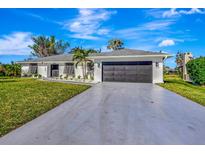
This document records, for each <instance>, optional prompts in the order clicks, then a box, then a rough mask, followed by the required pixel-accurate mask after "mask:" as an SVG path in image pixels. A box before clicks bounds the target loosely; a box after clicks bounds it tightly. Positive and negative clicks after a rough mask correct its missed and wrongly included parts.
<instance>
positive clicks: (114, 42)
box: [107, 39, 124, 50]
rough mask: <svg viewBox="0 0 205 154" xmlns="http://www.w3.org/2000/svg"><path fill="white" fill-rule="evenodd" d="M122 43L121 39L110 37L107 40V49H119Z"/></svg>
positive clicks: (121, 47)
mask: <svg viewBox="0 0 205 154" xmlns="http://www.w3.org/2000/svg"><path fill="white" fill-rule="evenodd" d="M123 45H124V43H123V41H122V40H120V39H111V40H109V41H108V46H107V49H112V50H119V49H123V48H124V47H123Z"/></svg>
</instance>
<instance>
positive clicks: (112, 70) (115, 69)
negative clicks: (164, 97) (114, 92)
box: [102, 61, 152, 83]
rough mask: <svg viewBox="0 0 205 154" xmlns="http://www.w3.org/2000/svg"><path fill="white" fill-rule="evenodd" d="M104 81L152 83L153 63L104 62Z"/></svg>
mask: <svg viewBox="0 0 205 154" xmlns="http://www.w3.org/2000/svg"><path fill="white" fill-rule="evenodd" d="M102 64H103V70H102V71H103V76H102V79H103V81H116V82H142V83H151V82H152V62H150V61H142V62H103V63H102Z"/></svg>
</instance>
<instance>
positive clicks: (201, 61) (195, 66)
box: [186, 57, 205, 85]
mask: <svg viewBox="0 0 205 154" xmlns="http://www.w3.org/2000/svg"><path fill="white" fill-rule="evenodd" d="M186 66H187V71H188V73H189V76H190V78H191V80H192V81H193V82H194V83H196V84H199V85H205V57H200V58H196V59H194V60H191V61H189V62H188V63H187V65H186Z"/></svg>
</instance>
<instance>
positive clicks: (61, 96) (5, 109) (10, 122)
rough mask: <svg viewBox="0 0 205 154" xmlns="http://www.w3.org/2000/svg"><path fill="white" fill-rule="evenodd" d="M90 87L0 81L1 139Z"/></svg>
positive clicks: (18, 79) (43, 82) (14, 79)
mask: <svg viewBox="0 0 205 154" xmlns="http://www.w3.org/2000/svg"><path fill="white" fill-rule="evenodd" d="M89 87H90V86H86V85H75V84H66V83H57V82H47V81H39V80H35V79H21V78H13V79H8V78H7V79H2V78H0V136H2V135H4V134H6V133H8V132H9V131H11V130H13V129H15V128H17V127H19V126H21V125H22V124H25V123H26V122H28V121H30V120H32V119H34V118H36V117H38V116H39V115H41V114H43V113H45V112H47V111H48V110H50V109H52V108H54V107H56V106H57V105H59V104H61V103H63V102H64V101H66V100H68V99H70V98H71V97H73V96H75V95H77V94H79V93H81V92H83V91H84V90H86V89H88V88H89ZM51 120H52V119H51Z"/></svg>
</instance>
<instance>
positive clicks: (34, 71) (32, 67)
mask: <svg viewBox="0 0 205 154" xmlns="http://www.w3.org/2000/svg"><path fill="white" fill-rule="evenodd" d="M29 73H31V74H37V73H38V65H37V64H30V65H29Z"/></svg>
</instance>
